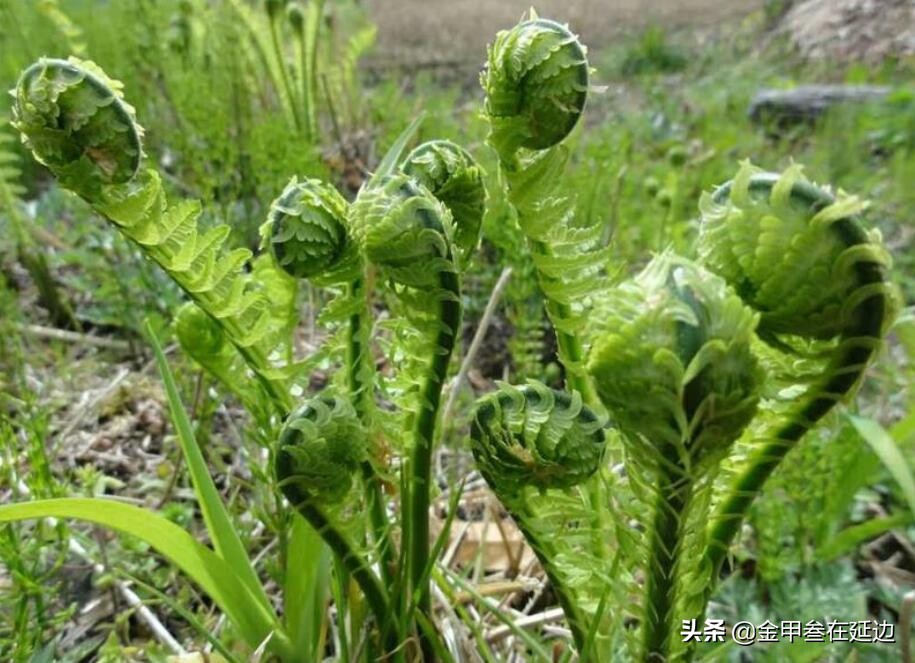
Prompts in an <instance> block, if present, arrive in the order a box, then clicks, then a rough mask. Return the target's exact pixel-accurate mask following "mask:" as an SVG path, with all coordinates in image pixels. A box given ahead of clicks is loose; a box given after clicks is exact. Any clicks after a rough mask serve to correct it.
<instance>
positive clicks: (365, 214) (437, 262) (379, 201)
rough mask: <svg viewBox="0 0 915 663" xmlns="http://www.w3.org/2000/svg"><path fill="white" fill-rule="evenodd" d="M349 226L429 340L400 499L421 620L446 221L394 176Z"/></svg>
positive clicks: (436, 204)
mask: <svg viewBox="0 0 915 663" xmlns="http://www.w3.org/2000/svg"><path fill="white" fill-rule="evenodd" d="M350 224H351V228H352V233H353V236H354V238H355V240H356V241H357V243H358V244H359V246H360V249H361V251H362V254H363V255H364V256H365V257H366V258H367V259H368V261H369V262H370V263H372V264H373V265H375V266H376V268H377V269H378V270H379V272H380V273H381V275H382V276H383V277H385V278H386V279H388V280H389V281H391V282H392V283H393V284H394V287H395V289H396V292H397V293H398V294H399V295H400V296H402V297H405V298H407V299H408V300H409V302H410V304H409V305H410V306H411V307H413V308H414V309H415V311H414V314H415V315H416V316H417V317H418V319H424V323H423V324H424V325H425V326H426V327H427V328H428V330H429V335H430V336H431V345H430V347H429V354H430V356H431V358H430V359H429V362H428V365H427V366H425V367H424V370H423V375H422V378H421V382H420V384H419V385H418V393H417V396H416V398H417V401H416V410H415V411H414V412H413V413H412V416H411V417H410V419H412V421H411V422H410V423H411V425H410V428H411V433H412V434H411V444H412V449H411V451H410V455H409V460H408V466H407V472H408V475H409V479H408V480H407V481H406V482H405V485H406V487H407V491H408V495H406V496H404V498H403V499H404V503H405V516H404V518H403V527H404V541H405V543H404V545H405V546H406V550H407V557H406V559H407V564H406V566H407V574H406V577H405V581H406V582H408V583H409V587H410V592H409V594H408V595H410V596H416V597H418V598H417V604H418V607H419V610H420V611H421V612H422V613H423V614H424V615H428V614H429V612H430V599H429V596H430V594H429V588H428V572H429V568H428V564H429V505H430V492H431V485H430V483H431V460H432V450H433V442H434V439H435V430H436V423H437V421H436V420H437V417H438V410H439V405H440V403H441V393H442V387H443V386H444V382H445V378H446V374H447V370H448V364H449V362H450V360H451V355H452V352H453V351H454V346H455V342H456V340H457V336H458V333H459V331H460V323H461V299H460V297H461V291H460V279H459V276H458V272H457V267H456V265H455V260H454V252H453V249H452V239H453V236H454V230H453V224H452V217H451V213H450V212H449V211H448V209H447V208H446V207H445V205H443V204H442V203H441V202H440V201H439V200H438V199H436V198H435V196H433V195H432V194H431V193H430V192H429V191H428V189H426V188H425V187H424V186H422V185H421V184H419V183H418V182H416V180H414V179H412V178H410V177H408V176H406V175H402V174H401V175H391V176H387V177H386V178H384V179H383V180H382V181H381V182H380V183H379V184H378V185H377V186H370V187H368V188H366V189H363V190H362V191H361V192H360V194H359V196H358V197H357V199H356V201H355V203H353V206H352V208H351V213H350ZM474 243H475V242H474ZM410 291H412V294H411V292H410Z"/></svg>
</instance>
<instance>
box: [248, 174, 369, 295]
mask: <svg viewBox="0 0 915 663" xmlns="http://www.w3.org/2000/svg"><path fill="white" fill-rule="evenodd" d="M346 214H347V203H346V201H345V200H344V199H343V196H341V195H340V193H339V192H338V191H337V190H336V189H335V188H334V187H332V186H331V185H329V184H325V183H324V182H321V181H319V180H313V179H305V180H302V181H301V182H300V181H298V180H297V179H296V178H292V181H290V182H289V184H287V185H286V188H285V189H284V190H283V193H281V194H280V196H279V197H278V198H277V199H276V200H274V201H273V203H271V205H270V212H269V213H268V214H267V221H266V222H265V223H264V225H263V226H261V237H262V240H263V243H264V244H265V245H266V246H268V247H269V249H270V252H271V253H272V254H273V256H274V258H275V259H276V262H277V264H278V265H279V266H280V267H281V268H282V269H283V270H284V271H285V272H286V273H288V274H289V275H290V276H293V277H295V278H298V279H312V280H315V281H316V282H317V283H340V282H344V281H350V280H352V279H353V278H355V277H356V276H358V274H359V266H360V265H359V260H358V254H357V252H356V247H355V245H354V244H353V242H352V241H351V240H350V239H349V236H348V233H347V229H346Z"/></svg>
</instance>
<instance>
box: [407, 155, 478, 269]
mask: <svg viewBox="0 0 915 663" xmlns="http://www.w3.org/2000/svg"><path fill="white" fill-rule="evenodd" d="M401 170H402V171H403V172H404V174H406V175H409V176H410V177H412V178H414V179H415V180H416V181H417V182H419V183H420V184H422V185H423V186H424V187H426V188H427V189H428V190H429V191H430V192H431V193H432V195H433V196H435V197H436V198H438V199H439V200H440V201H441V202H442V203H444V204H445V207H447V208H448V210H449V211H450V212H451V217H452V220H453V222H454V246H455V249H456V250H457V252H458V253H459V259H460V262H461V264H462V265H463V266H465V267H466V264H467V262H468V257H469V256H470V255H471V254H472V253H473V251H474V250H475V249H476V248H477V244H478V243H479V242H480V228H481V227H482V225H483V214H484V213H485V212H486V187H485V186H484V184H483V170H482V168H480V166H479V165H478V164H477V162H476V161H475V160H474V158H473V157H472V156H470V153H469V152H467V150H465V149H464V148H463V147H460V146H459V145H455V144H454V143H452V142H451V141H448V140H432V141H429V142H426V143H423V144H422V145H420V146H418V147H417V148H416V149H414V150H413V151H412V152H410V154H408V155H407V157H406V158H405V159H404V162H403V165H402V166H401Z"/></svg>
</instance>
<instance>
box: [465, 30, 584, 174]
mask: <svg viewBox="0 0 915 663" xmlns="http://www.w3.org/2000/svg"><path fill="white" fill-rule="evenodd" d="M589 73H590V71H589V67H588V59H587V52H586V49H585V47H584V46H582V44H581V43H580V42H579V41H578V38H577V37H576V36H575V35H574V34H572V32H570V31H569V29H568V27H566V26H564V25H561V24H559V23H556V22H555V21H550V20H547V19H542V18H536V17H532V18H531V20H527V21H523V22H521V23H519V24H518V25H516V26H515V27H513V28H512V29H511V30H503V31H501V32H499V33H498V34H497V35H496V39H495V42H494V43H493V44H492V45H491V46H490V47H489V57H488V61H487V63H486V68H485V69H484V71H483V73H482V74H481V78H480V80H481V84H482V86H483V90H484V91H485V93H486V102H485V110H486V114H487V115H488V116H489V121H490V123H491V125H492V135H491V137H490V142H492V143H493V144H494V145H495V146H496V149H497V151H498V152H499V154H500V155H501V156H503V158H505V156H506V155H509V154H512V153H514V152H515V151H516V150H517V149H518V148H519V147H523V148H527V149H531V150H544V149H547V148H549V147H552V146H553V145H557V144H559V143H560V142H561V141H562V140H563V139H564V138H565V137H566V136H568V135H569V133H570V132H571V131H572V129H573V128H575V125H576V124H577V123H578V119H579V118H580V117H581V114H582V112H583V110H584V107H585V101H586V99H587V96H588V77H589Z"/></svg>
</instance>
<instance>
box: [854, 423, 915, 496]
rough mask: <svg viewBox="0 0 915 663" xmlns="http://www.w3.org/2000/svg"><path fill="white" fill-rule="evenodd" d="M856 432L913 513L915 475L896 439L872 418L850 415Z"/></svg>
mask: <svg viewBox="0 0 915 663" xmlns="http://www.w3.org/2000/svg"><path fill="white" fill-rule="evenodd" d="M850 419H851V423H852V425H853V426H854V427H855V429H856V430H857V431H858V434H859V435H860V436H861V437H862V438H863V439H864V441H865V442H867V443H868V445H870V448H871V449H873V450H874V453H875V454H877V457H878V458H879V459H880V461H881V462H882V463H883V464H884V465H885V466H886V469H887V470H889V473H890V474H891V475H892V477H893V479H895V480H896V483H898V484H899V487H900V488H901V489H902V494H903V496H904V497H905V500H906V503H907V504H908V507H909V511H911V512H912V513H915V477H913V476H912V470H911V468H910V467H909V464H908V462H907V461H906V459H905V456H904V455H903V453H902V451H901V450H900V448H899V446H898V445H897V444H896V440H894V439H893V437H892V436H891V435H890V434H889V433H888V432H887V431H886V429H885V428H883V426H881V425H880V424H878V423H877V422H876V421H874V420H873V419H867V418H865V417H857V416H854V415H851V416H850Z"/></svg>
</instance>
